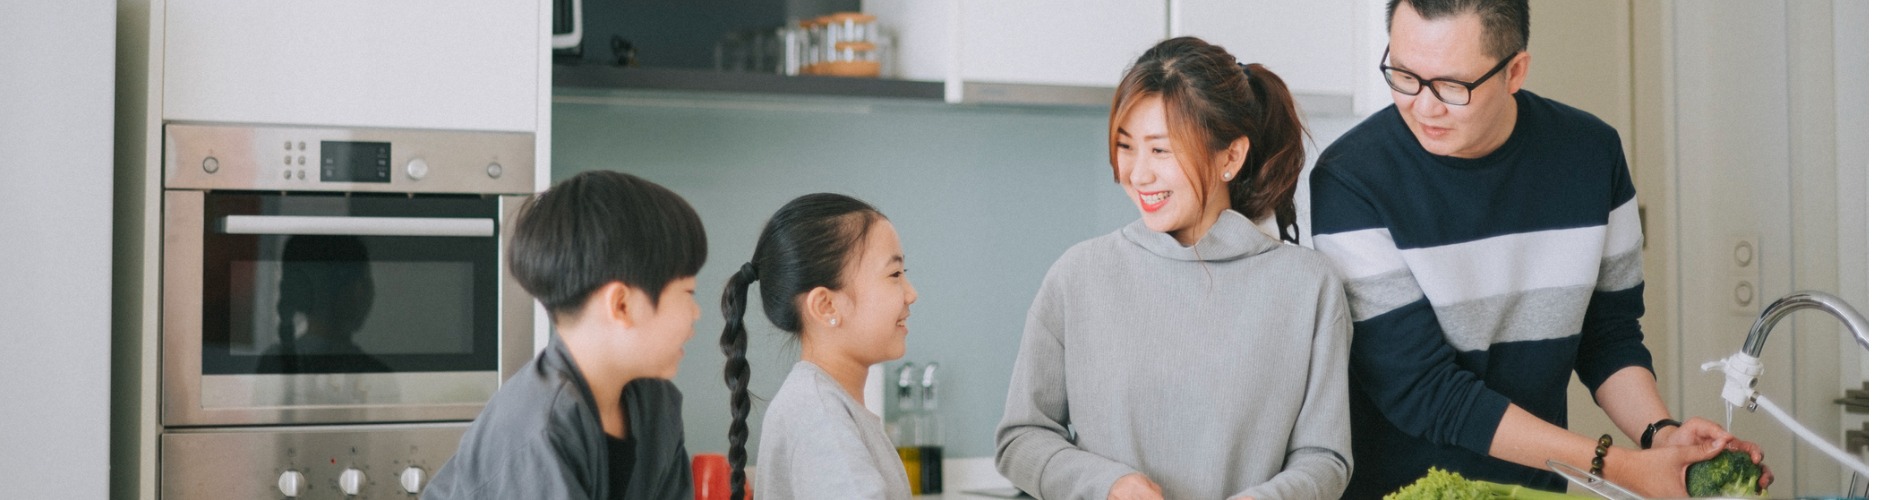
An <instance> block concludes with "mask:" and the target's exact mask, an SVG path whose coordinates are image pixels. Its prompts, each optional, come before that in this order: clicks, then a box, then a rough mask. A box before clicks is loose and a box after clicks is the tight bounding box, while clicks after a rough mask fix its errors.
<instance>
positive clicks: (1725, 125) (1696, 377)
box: [1667, 1, 1868, 497]
mask: <svg viewBox="0 0 1900 500" xmlns="http://www.w3.org/2000/svg"><path fill="white" fill-rule="evenodd" d="M1837 9H1839V11H1837ZM1866 9H1867V3H1866V2H1855V1H1843V2H1838V3H1828V2H1781V1H1747V2H1736V1H1684V2H1676V3H1673V4H1670V13H1669V14H1670V15H1671V21H1670V22H1671V23H1672V26H1673V28H1672V30H1671V35H1672V37H1673V40H1672V41H1671V42H1670V43H1669V44H1668V47H1667V49H1668V50H1670V51H1671V52H1672V54H1671V58H1672V59H1673V61H1674V67H1673V71H1674V75H1675V76H1674V78H1675V79H1674V85H1675V87H1674V91H1673V93H1672V94H1671V96H1672V98H1673V100H1674V105H1673V107H1672V109H1671V110H1670V112H1672V113H1673V115H1674V116H1673V122H1672V124H1671V125H1672V126H1673V130H1674V132H1673V133H1674V136H1673V137H1672V140H1673V141H1674V144H1675V145H1676V148H1675V152H1674V157H1673V159H1672V161H1673V165H1674V168H1675V179H1676V181H1677V183H1678V184H1677V189H1676V195H1677V196H1679V200H1678V201H1679V203H1678V204H1677V210H1676V213H1675V216H1676V217H1677V218H1678V222H1679V224H1678V225H1677V229H1676V231H1675V232H1674V236H1675V237H1676V239H1677V241H1678V242H1679V243H1680V245H1679V247H1678V248H1679V254H1678V255H1677V264H1678V266H1679V267H1678V277H1679V279H1680V283H1681V293H1680V294H1679V295H1678V297H1679V306H1680V308H1681V317H1680V322H1679V323H1678V327H1679V330H1680V331H1681V335H1682V346H1681V352H1680V353H1678V357H1677V360H1676V361H1677V362H1678V363H1680V365H1681V366H1682V367H1683V376H1682V377H1681V381H1680V385H1679V387H1678V389H1679V390H1678V394H1680V395H1681V398H1682V407H1683V409H1684V411H1685V412H1686V413H1687V414H1689V415H1695V416H1705V417H1711V418H1714V419H1715V420H1717V421H1721V419H1722V415H1723V405H1722V404H1721V402H1720V400H1719V398H1718V396H1717V394H1718V393H1719V390H1720V386H1721V380H1720V377H1718V376H1716V375H1713V374H1705V373H1702V372H1700V371H1698V370H1695V369H1694V367H1696V366H1697V365H1699V364H1701V363H1702V362H1704V361H1709V360H1714V359H1717V358H1721V357H1724V356H1727V355H1729V354H1732V353H1734V352H1735V351H1736V350H1738V349H1739V348H1740V347H1741V343H1742V340H1743V339H1744V338H1745V336H1746V334H1747V332H1748V329H1749V327H1750V325H1751V324H1752V323H1753V321H1754V319H1755V316H1756V315H1757V314H1759V312H1760V309H1761V307H1762V304H1763V303H1764V302H1765V301H1766V300H1772V299H1773V298H1775V297H1779V296H1781V295H1785V294H1787V293H1789V292H1792V291H1795V290H1803V289H1812V290H1821V291H1827V292H1835V291H1843V290H1845V291H1847V293H1846V296H1848V297H1849V300H1850V301H1852V302H1854V303H1855V304H1856V305H1858V306H1861V307H1863V308H1864V307H1865V305H1866V298H1865V295H1864V294H1865V290H1866V269H1867V267H1866V266H1867V253H1866V250H1865V248H1866V247H1865V245H1866V241H1867V240H1866V238H1867V234H1866V233H1867V230H1868V229H1867V226H1866V225H1865V224H1866V222H1865V221H1866V220H1867V205H1866V196H1865V194H1864V193H1865V189H1866V188H1865V186H1866V183H1867V177H1866V172H1867V170H1866V169H1867V167H1866V164H1865V163H1866V156H1865V153H1864V151H1865V148H1866V140H1867V139H1866V134H1867V132H1866V130H1867V129H1866V127H1867V121H1866V116H1867V114H1866V110H1865V107H1866V102H1867V101H1866V90H1865V89H1866V88H1867V87H1866V85H1867V84H1866V79H1867V76H1866V73H1865V69H1864V68H1865V67H1866V66H1865V64H1866V62H1865V61H1866V60H1867V57H1868V56H1867V54H1868V47H1867V38H1866V35H1865V33H1866V27H1865V26H1866V25H1865V24H1864V23H1865V16H1864V13H1865V12H1866ZM1857 68H1858V69H1857ZM1856 71H1858V73H1856ZM1856 191H1858V192H1859V193H1861V194H1859V195H1858V196H1856V195H1855V193H1856ZM1740 239H1751V240H1753V241H1755V242H1757V243H1758V248H1759V251H1758V255H1759V264H1758V266H1757V267H1756V268H1755V269H1753V270H1738V269H1736V268H1735V267H1734V266H1733V265H1732V264H1731V263H1732V262H1733V261H1734V259H1733V258H1731V257H1730V255H1731V254H1732V252H1733V245H1734V242H1736V241H1738V240H1740ZM1743 281H1752V282H1753V283H1754V285H1755V288H1756V289H1757V290H1758V291H1759V295H1760V296H1761V297H1762V298H1763V299H1764V302H1757V303H1756V304H1754V305H1753V306H1752V307H1737V306H1734V305H1731V299H1729V297H1731V296H1732V295H1731V294H1732V292H1733V290H1734V288H1735V286H1736V285H1737V284H1739V283H1741V282H1743ZM1855 295H1859V297H1854V296H1855ZM1845 338H1846V336H1845V335H1843V333H1842V330H1841V329H1840V328H1839V327H1838V325H1837V324H1836V323H1835V322H1834V321H1833V320H1832V319H1831V318H1828V317H1826V315H1824V314H1820V313H1814V312H1808V313H1800V314H1797V315H1795V316H1792V317H1791V318H1790V319H1789V320H1785V321H1783V322H1782V323H1781V325H1780V326H1779V327H1778V328H1776V329H1775V331H1774V333H1773V335H1771V336H1770V337H1769V339H1768V342H1767V343H1766V347H1765V348H1764V349H1763V351H1762V362H1763V364H1764V366H1765V367H1766V371H1765V372H1764V373H1763V375H1762V376H1761V383H1760V385H1759V386H1758V387H1757V390H1759V391H1760V392H1761V393H1762V394H1764V395H1765V396H1766V397H1768V398H1769V399H1771V400H1774V401H1775V402H1776V403H1778V404H1779V405H1780V406H1781V407H1783V408H1788V409H1790V410H1791V411H1792V412H1793V413H1794V414H1795V416H1796V418H1797V419H1798V420H1800V421H1801V423H1802V424H1804V425H1806V426H1807V427H1808V428H1810V429H1812V430H1814V431H1815V432H1817V433H1819V434H1820V435H1822V436H1824V437H1826V438H1827V439H1829V440H1830V441H1832V442H1835V443H1839V442H1840V441H1841V440H1842V435H1841V430H1842V429H1841V423H1842V421H1843V416H1842V413H1843V412H1842V411H1841V408H1840V406H1838V405H1835V404H1833V402H1832V401H1833V399H1834V398H1838V397H1841V395H1842V388H1843V387H1845V386H1852V387H1856V388H1857V387H1858V386H1859V385H1860V381H1861V379H1862V375H1861V373H1860V372H1861V369H1860V368H1859V367H1860V366H1861V365H1863V364H1864V363H1865V360H1866V356H1867V352H1866V351H1864V350H1860V349H1859V348H1858V347H1857V346H1855V347H1848V346H1844V345H1843V342H1846V340H1845ZM1731 430H1732V431H1734V432H1735V433H1736V434H1738V435H1741V436H1742V437H1744V438H1747V439H1751V440H1754V441H1757V442H1759V443H1761V444H1762V446H1763V448H1764V450H1765V451H1766V452H1767V454H1768V456H1769V457H1768V462H1769V464H1770V465H1771V466H1772V467H1773V468H1775V470H1776V471H1777V476H1778V477H1781V478H1783V480H1780V481H1777V484H1776V486H1775V488H1774V489H1772V490H1771V491H1770V493H1771V495H1772V496H1776V497H1786V496H1791V495H1794V494H1802V495H1809V494H1839V493H1843V492H1844V490H1845V488H1846V481H1845V480H1844V478H1845V476H1843V475H1842V473H1841V469H1840V467H1839V466H1837V465H1835V464H1834V463H1833V462H1831V461H1828V460H1827V459H1826V458H1825V457H1823V456H1821V455H1820V454H1818V453H1815V452H1813V451H1812V449H1811V448H1809V447H1808V446H1806V445H1805V444H1800V443H1797V442H1796V441H1795V439H1794V438H1793V436H1792V434H1791V433H1790V432H1789V431H1787V430H1786V429H1785V428H1784V427H1783V426H1782V425H1781V424H1779V423H1777V422H1775V421H1774V420H1772V419H1771V418H1770V417H1768V416H1767V414H1766V413H1748V412H1746V411H1737V412H1736V414H1735V421H1734V425H1733V427H1731Z"/></svg>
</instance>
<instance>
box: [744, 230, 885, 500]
mask: <svg viewBox="0 0 1900 500" xmlns="http://www.w3.org/2000/svg"><path fill="white" fill-rule="evenodd" d="M754 283H757V284H758V288H759V300H760V302H761V304H760V307H761V308H762V309H764V310H765V317H766V318H767V319H768V320H770V321H771V323H772V326H775V327H778V329H780V330H783V331H785V332H787V333H790V334H791V335H792V338H794V339H797V340H798V341H799V356H798V357H799V361H798V363H797V364H796V365H793V366H792V372H791V374H790V375H788V376H787V377H786V378H785V383H784V385H782V386H780V387H779V390H778V394H777V395H776V396H774V397H773V398H772V402H771V406H770V407H768V408H767V409H766V411H765V425H764V427H765V428H764V429H762V433H761V434H760V439H759V441H760V442H759V460H758V483H757V485H756V487H755V492H756V493H757V494H758V499H759V500H800V499H812V500H833V499H842V500H850V499H908V498H910V483H909V480H908V478H907V476H906V475H905V473H904V465H903V463H902V462H900V461H899V460H898V458H897V449H896V447H894V446H892V444H891V441H890V438H889V437H886V436H885V434H884V424H883V422H882V421H880V420H879V419H878V417H877V415H875V414H873V413H871V410H870V409H867V408H865V407H864V379H865V378H866V377H867V376H868V375H869V373H870V366H871V365H872V364H875V363H879V362H883V361H890V360H894V359H898V358H901V357H903V356H904V336H905V335H906V334H908V333H909V328H908V327H907V326H906V324H905V321H906V320H907V319H908V318H909V317H910V304H911V303H913V302H916V301H917V291H916V290H915V289H913V288H911V286H910V279H909V277H908V273H907V272H905V270H904V247H903V245H902V244H901V243H899V242H898V240H897V230H896V229H895V228H894V227H892V226H891V222H890V221H889V220H887V219H885V217H884V214H882V213H879V212H878V211H877V209H875V208H872V207H871V206H870V205H868V204H865V203H864V202H863V201H859V200H857V199H855V198H851V197H849V196H844V195H837V194H829V193H820V194H809V195H805V196H801V197H798V199H795V200H792V201H791V202H790V203H787V204H785V206H784V207H781V208H779V210H778V212H777V213H774V214H772V219H771V220H769V221H767V222H766V224H765V230H764V231H762V232H761V233H760V234H759V243H758V246H757V247H755V248H754V249H753V251H752V260H751V261H750V262H747V263H745V264H742V265H740V266H739V272H737V273H735V274H733V275H732V279H731V280H730V281H728V282H726V290H725V293H724V294H723V295H721V297H720V312H721V313H722V314H724V315H725V318H726V328H725V331H724V332H723V333H721V335H720V336H719V346H720V347H721V348H723V349H724V350H725V352H726V359H727V361H726V371H725V378H726V386H727V387H730V388H731V389H732V427H731V430H730V431H729V432H728V434H727V437H728V438H729V439H730V441H731V446H732V448H731V450H730V452H729V453H728V456H727V460H728V461H729V462H730V463H731V465H732V471H733V473H732V492H733V495H732V498H733V500H741V499H742V498H743V495H744V491H745V488H744V484H745V483H744V466H745V463H746V450H745V443H746V437H747V433H748V430H747V429H746V415H747V414H749V413H750V412H751V411H752V404H751V395H750V393H749V392H748V391H747V389H746V384H747V383H748V381H749V380H750V378H751V373H752V372H751V368H750V366H749V365H748V364H747V363H746V359H745V353H746V344H747V340H748V339H747V338H746V327H745V311H746V297H747V294H748V293H749V290H750V289H751V287H752V285H753V284H754Z"/></svg>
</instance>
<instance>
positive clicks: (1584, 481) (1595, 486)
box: [1544, 460, 1643, 500]
mask: <svg viewBox="0 0 1900 500" xmlns="http://www.w3.org/2000/svg"><path fill="white" fill-rule="evenodd" d="M1544 465H1546V466H1549V467H1550V470H1553V471H1556V472H1557V475H1559V476H1563V477H1564V479H1568V480H1570V482H1571V483H1574V484H1576V485H1577V487H1579V488H1583V489H1584V491H1589V492H1591V493H1595V494H1596V495H1597V496H1600V497H1603V498H1607V499H1609V500H1643V497H1642V496H1640V495H1637V494H1636V493H1635V492H1632V491H1630V490H1629V489H1628V488H1624V487H1623V486H1621V485H1618V484H1616V483H1612V482H1610V480H1608V479H1604V478H1602V477H1599V476H1597V475H1596V474H1591V473H1589V472H1588V471H1585V470H1583V469H1579V468H1576V467H1575V466H1572V465H1570V464H1567V463H1563V462H1559V461H1556V460H1545V461H1544Z"/></svg>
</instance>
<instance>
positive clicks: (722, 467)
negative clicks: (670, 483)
mask: <svg viewBox="0 0 1900 500" xmlns="http://www.w3.org/2000/svg"><path fill="white" fill-rule="evenodd" d="M745 497H746V500H752V482H751V481H746V485H745ZM731 498H732V466H731V465H727V464H726V456H725V455H720V454H717V453H701V454H698V455H693V500H731Z"/></svg>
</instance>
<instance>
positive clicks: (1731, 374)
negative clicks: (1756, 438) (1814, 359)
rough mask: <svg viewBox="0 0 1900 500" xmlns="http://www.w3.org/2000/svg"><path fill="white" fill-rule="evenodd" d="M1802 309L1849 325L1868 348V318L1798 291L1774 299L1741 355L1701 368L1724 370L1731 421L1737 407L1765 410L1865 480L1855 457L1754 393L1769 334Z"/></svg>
mask: <svg viewBox="0 0 1900 500" xmlns="http://www.w3.org/2000/svg"><path fill="white" fill-rule="evenodd" d="M1802 309H1820V310H1822V311H1827V313H1828V314H1832V315H1834V318H1835V319H1839V320H1841V323H1842V324H1845V325H1847V333H1848V334H1849V335H1853V336H1854V341H1855V342H1859V343H1860V346H1861V348H1863V349H1864V348H1866V347H1867V317H1866V316H1862V315H1861V314H1860V311H1858V310H1855V309H1854V307H1853V306H1849V305H1847V301H1844V300H1841V298H1840V297H1835V296H1833V295H1830V294H1826V293H1822V292H1815V291H1799V292H1795V293H1791V294H1788V295H1787V296H1785V297H1782V298H1779V299H1775V301H1774V302H1773V303H1770V304H1768V308H1767V309H1764V310H1762V312H1761V316H1760V317H1758V318H1755V326H1753V327H1751V328H1749V329H1748V339H1747V340H1744V341H1743V342H1742V350H1741V351H1740V352H1737V353H1735V354H1733V355H1730V356H1729V357H1728V358H1727V359H1723V360H1721V361H1712V362H1709V363H1705V364H1703V365H1702V370H1703V371H1709V370H1712V369H1715V368H1722V371H1723V373H1724V375H1726V376H1727V378H1728V381H1727V382H1726V383H1725V384H1723V386H1722V399H1723V400H1724V401H1726V402H1727V403H1728V404H1727V413H1728V415H1729V418H1728V420H1733V419H1734V413H1735V407H1737V406H1740V407H1743V408H1747V409H1748V411H1749V412H1754V411H1755V409H1756V408H1758V407H1759V408H1762V409H1766V410H1768V413H1769V414H1770V415H1771V416H1773V417H1775V419H1777V420H1780V421H1781V423H1782V425H1785V426H1787V427H1788V429H1789V430H1791V431H1794V433H1795V435H1797V436H1798V437H1800V438H1802V440H1804V441H1807V442H1808V444H1810V445H1813V446H1814V447H1815V448H1818V449H1820V450H1821V451H1823V452H1826V453H1827V454H1828V455H1830V456H1832V457H1833V458H1834V459H1835V460H1837V461H1839V462H1841V463H1842V464H1844V465H1847V466H1848V467H1849V468H1852V469H1854V471H1855V472H1858V473H1860V474H1861V475H1863V476H1865V475H1867V473H1868V470H1867V464H1866V463H1865V462H1862V461H1859V460H1856V459H1855V458H1854V457H1853V456H1852V455H1848V454H1847V453H1846V452H1844V451H1841V449H1840V448H1838V447H1835V446H1833V445H1832V444H1830V443H1828V442H1827V441H1826V440H1825V439H1822V438H1821V437H1820V436H1819V435H1817V434H1815V433H1814V432H1813V431H1810V430H1808V429H1807V428H1806V427H1803V426H1802V425H1801V424H1800V423H1799V422H1796V421H1795V420H1794V416H1792V415H1789V414H1788V413H1787V412H1786V411H1783V410H1782V409H1781V408H1780V407H1779V406H1776V405H1775V404H1774V402H1773V401H1770V400H1769V399H1768V398H1767V397H1766V396H1762V395H1761V393H1758V392H1755V384H1756V382H1758V381H1759V377H1760V375H1761V371H1762V366H1761V349H1762V346H1763V345H1764V344H1766V343H1767V342H1768V332H1769V331H1772V330H1774V328H1775V324H1776V323H1779V322H1780V321H1781V318H1782V317H1784V316H1787V315H1788V314H1790V313H1793V312H1795V311H1799V310H1802ZM1730 423H1732V422H1723V427H1724V428H1727V427H1728V425H1729V424H1730Z"/></svg>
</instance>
